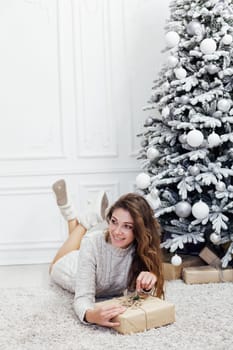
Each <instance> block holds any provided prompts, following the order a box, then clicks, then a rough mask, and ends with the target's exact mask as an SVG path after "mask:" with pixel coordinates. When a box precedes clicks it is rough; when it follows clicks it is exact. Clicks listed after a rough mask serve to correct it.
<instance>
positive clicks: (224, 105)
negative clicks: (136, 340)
mask: <svg viewBox="0 0 233 350" xmlns="http://www.w3.org/2000/svg"><path fill="white" fill-rule="evenodd" d="M217 106H218V110H219V111H222V112H228V111H229V110H230V108H231V100H229V99H226V98H222V99H221V100H219V101H218V105H217Z"/></svg>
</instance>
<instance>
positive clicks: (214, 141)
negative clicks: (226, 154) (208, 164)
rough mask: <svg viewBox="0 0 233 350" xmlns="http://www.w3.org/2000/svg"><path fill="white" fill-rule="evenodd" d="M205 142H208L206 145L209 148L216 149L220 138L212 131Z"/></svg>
mask: <svg viewBox="0 0 233 350" xmlns="http://www.w3.org/2000/svg"><path fill="white" fill-rule="evenodd" d="M207 140H208V144H209V146H210V147H211V148H213V147H217V146H219V145H220V143H221V139H220V136H219V135H218V134H216V132H214V131H213V132H212V133H211V134H210V135H209V136H208V139H207Z"/></svg>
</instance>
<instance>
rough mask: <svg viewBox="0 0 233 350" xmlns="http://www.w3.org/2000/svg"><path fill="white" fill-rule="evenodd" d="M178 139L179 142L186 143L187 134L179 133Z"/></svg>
mask: <svg viewBox="0 0 233 350" xmlns="http://www.w3.org/2000/svg"><path fill="white" fill-rule="evenodd" d="M178 140H179V141H180V143H186V142H187V135H186V134H181V135H180V136H179V137H178Z"/></svg>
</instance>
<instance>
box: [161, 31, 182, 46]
mask: <svg viewBox="0 0 233 350" xmlns="http://www.w3.org/2000/svg"><path fill="white" fill-rule="evenodd" d="M165 40H166V43H167V46H168V47H169V48H172V47H175V46H177V45H178V44H179V42H180V36H179V34H178V33H177V32H174V31H170V32H168V33H167V34H166V35H165Z"/></svg>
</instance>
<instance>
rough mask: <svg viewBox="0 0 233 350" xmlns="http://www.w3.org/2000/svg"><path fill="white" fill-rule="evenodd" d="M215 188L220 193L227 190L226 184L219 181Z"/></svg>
mask: <svg viewBox="0 0 233 350" xmlns="http://www.w3.org/2000/svg"><path fill="white" fill-rule="evenodd" d="M215 188H216V190H217V191H219V192H224V191H225V190H226V184H225V182H223V181H218V182H217V183H216V185H215Z"/></svg>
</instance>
